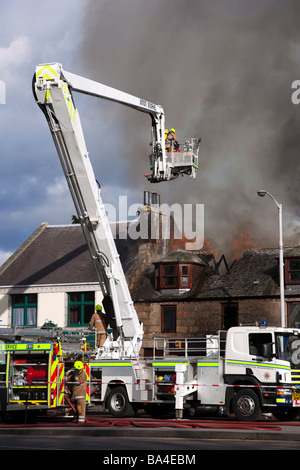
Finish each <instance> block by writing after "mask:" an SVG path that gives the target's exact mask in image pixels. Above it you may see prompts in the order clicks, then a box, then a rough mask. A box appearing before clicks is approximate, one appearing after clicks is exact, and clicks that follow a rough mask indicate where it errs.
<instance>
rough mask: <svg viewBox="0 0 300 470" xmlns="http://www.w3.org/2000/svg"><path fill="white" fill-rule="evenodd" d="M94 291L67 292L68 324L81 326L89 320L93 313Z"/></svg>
mask: <svg viewBox="0 0 300 470" xmlns="http://www.w3.org/2000/svg"><path fill="white" fill-rule="evenodd" d="M94 303H95V300H94V292H72V293H69V294H68V325H69V326H83V325H87V324H88V323H89V322H90V319H91V316H92V315H93V313H94Z"/></svg>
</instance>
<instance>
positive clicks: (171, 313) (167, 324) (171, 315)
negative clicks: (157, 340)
mask: <svg viewBox="0 0 300 470" xmlns="http://www.w3.org/2000/svg"><path fill="white" fill-rule="evenodd" d="M161 331H162V332H163V333H175V332H176V305H163V306H162V307H161Z"/></svg>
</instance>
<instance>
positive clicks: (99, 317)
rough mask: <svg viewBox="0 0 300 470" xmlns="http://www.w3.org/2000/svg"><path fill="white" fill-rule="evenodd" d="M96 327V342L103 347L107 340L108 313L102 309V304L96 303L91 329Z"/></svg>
mask: <svg viewBox="0 0 300 470" xmlns="http://www.w3.org/2000/svg"><path fill="white" fill-rule="evenodd" d="M93 329H95V330H96V332H97V339H96V344H97V346H98V347H100V348H101V347H102V346H103V344H104V343H105V340H106V330H107V320H106V315H105V313H104V312H103V311H102V305H99V304H98V305H96V307H95V313H93V315H92V317H91V321H90V330H93Z"/></svg>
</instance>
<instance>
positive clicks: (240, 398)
mask: <svg viewBox="0 0 300 470" xmlns="http://www.w3.org/2000/svg"><path fill="white" fill-rule="evenodd" d="M232 411H233V413H234V414H235V417H236V418H237V419H238V420H239V421H257V420H258V418H259V417H260V415H261V407H260V402H259V398H258V396H257V394H256V393H255V392H254V391H253V390H251V389H242V390H240V391H239V392H237V393H236V395H235V396H234V397H233V399H232Z"/></svg>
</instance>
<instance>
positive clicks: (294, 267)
mask: <svg viewBox="0 0 300 470" xmlns="http://www.w3.org/2000/svg"><path fill="white" fill-rule="evenodd" d="M285 282H286V283H287V284H299V283H300V258H294V259H288V258H287V259H286V260H285Z"/></svg>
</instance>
